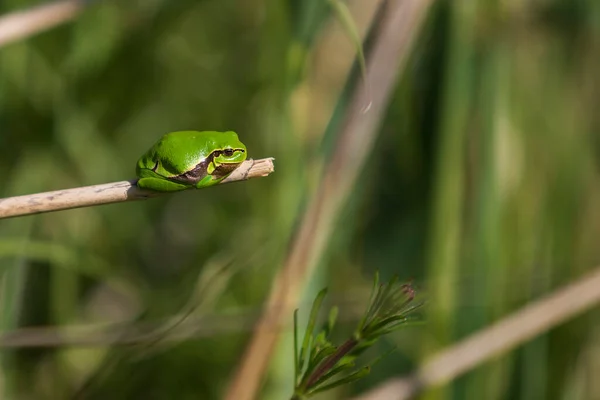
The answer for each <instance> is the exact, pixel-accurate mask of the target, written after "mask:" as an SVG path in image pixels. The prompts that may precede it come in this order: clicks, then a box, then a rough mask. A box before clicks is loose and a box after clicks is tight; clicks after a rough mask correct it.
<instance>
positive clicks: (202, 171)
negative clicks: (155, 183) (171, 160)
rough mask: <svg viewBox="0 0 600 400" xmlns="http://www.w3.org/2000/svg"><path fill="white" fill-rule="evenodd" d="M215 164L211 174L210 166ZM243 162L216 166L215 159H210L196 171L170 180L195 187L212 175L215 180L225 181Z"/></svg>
mask: <svg viewBox="0 0 600 400" xmlns="http://www.w3.org/2000/svg"><path fill="white" fill-rule="evenodd" d="M211 163H212V164H213V166H214V169H213V171H212V173H209V172H208V171H209V170H210V168H209V166H210V164H211ZM240 164H241V162H236V163H221V164H219V165H216V166H215V164H214V162H213V157H209V158H207V159H206V160H204V161H202V162H201V163H199V164H198V165H196V167H195V168H194V169H192V170H191V171H188V172H186V173H184V174H181V175H177V176H173V177H171V178H169V180H171V181H174V182H179V183H184V184H188V185H195V184H197V183H198V182H200V181H201V180H202V179H204V178H206V176H207V175H210V176H211V177H212V178H213V179H223V178H225V177H226V176H227V175H229V174H230V173H232V172H233V171H234V170H235V169H236V168H237V167H238V166H239V165H240Z"/></svg>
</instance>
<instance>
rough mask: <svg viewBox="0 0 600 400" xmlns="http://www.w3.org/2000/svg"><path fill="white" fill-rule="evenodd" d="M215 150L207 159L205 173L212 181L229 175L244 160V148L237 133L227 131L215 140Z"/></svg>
mask: <svg viewBox="0 0 600 400" xmlns="http://www.w3.org/2000/svg"><path fill="white" fill-rule="evenodd" d="M214 148H215V150H213V151H212V153H211V154H210V156H209V157H208V158H207V161H208V164H207V168H206V172H207V173H208V174H209V175H212V177H213V179H222V178H224V177H226V176H227V175H229V174H230V173H231V172H232V171H233V170H234V169H236V168H237V167H238V166H239V165H240V164H241V163H242V162H243V161H244V160H245V159H246V156H247V154H246V146H245V145H244V143H242V142H241V141H240V140H239V139H238V135H237V133H235V132H233V131H227V132H222V133H220V134H219V135H218V136H217V137H216V138H215V144H214Z"/></svg>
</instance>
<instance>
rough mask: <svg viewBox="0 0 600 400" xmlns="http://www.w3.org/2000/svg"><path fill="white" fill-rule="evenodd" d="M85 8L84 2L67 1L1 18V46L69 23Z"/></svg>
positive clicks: (13, 13)
mask: <svg viewBox="0 0 600 400" xmlns="http://www.w3.org/2000/svg"><path fill="white" fill-rule="evenodd" d="M84 8H85V4H84V2H83V1H76V0H66V1H59V2H56V3H51V4H44V5H42V6H38V7H35V8H31V9H28V10H24V11H15V12H12V13H10V14H7V15H4V16H1V17H0V46H4V45H6V44H9V43H11V42H15V41H17V40H20V39H24V38H27V37H29V36H31V35H34V34H36V33H39V32H42V31H45V30H47V29H50V28H53V27H55V26H57V25H60V24H62V23H65V22H68V21H70V20H72V19H74V18H75V17H76V16H77V15H79V13H80V12H81V10H83V9H84Z"/></svg>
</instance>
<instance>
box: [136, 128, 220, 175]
mask: <svg viewBox="0 0 600 400" xmlns="http://www.w3.org/2000/svg"><path fill="white" fill-rule="evenodd" d="M215 134H217V132H213V131H202V132H199V131H178V132H170V133H167V134H166V135H164V136H163V137H161V138H160V139H159V141H158V142H157V143H156V144H155V145H154V146H152V148H151V149H150V150H148V152H146V154H144V156H143V157H142V158H141V159H140V162H139V163H138V164H143V167H145V168H148V169H152V168H153V166H154V165H155V163H156V162H158V163H159V168H161V169H164V170H165V171H166V172H168V173H169V174H171V175H179V174H182V173H184V172H187V171H189V170H191V169H193V168H194V167H195V166H196V165H197V164H198V163H199V162H201V161H202V160H204V159H205V158H206V157H208V156H209V155H210V153H211V152H212V149H213V148H214V146H215V143H214V137H215Z"/></svg>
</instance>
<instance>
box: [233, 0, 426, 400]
mask: <svg viewBox="0 0 600 400" xmlns="http://www.w3.org/2000/svg"><path fill="white" fill-rule="evenodd" d="M432 1H433V0H402V1H401V0H391V1H388V2H387V9H386V10H385V11H386V12H385V13H383V20H382V22H381V25H380V27H379V34H378V35H377V37H376V39H375V41H374V45H373V50H372V52H371V56H370V57H369V62H368V64H367V69H368V75H367V79H368V81H369V82H370V85H371V92H370V93H371V96H372V98H371V100H372V107H371V109H370V111H369V112H368V113H366V114H365V113H363V112H362V111H363V108H364V105H365V104H367V101H365V94H366V92H365V87H364V85H360V86H359V87H358V89H357V90H356V91H355V93H354V96H353V98H352V102H351V104H350V107H349V108H348V111H347V115H346V118H345V121H344V125H343V126H342V129H341V131H340V134H339V137H338V143H337V146H336V151H335V153H334V154H333V156H332V158H331V162H330V163H329V165H328V166H327V168H326V171H325V173H324V177H323V180H322V181H321V182H320V185H319V188H318V190H317V191H316V193H315V195H314V197H313V198H312V199H311V200H310V202H309V205H308V207H307V209H306V212H305V214H304V215H303V218H302V221H301V224H300V227H299V230H298V232H297V235H295V240H294V242H293V243H292V244H291V247H290V251H289V253H288V255H287V258H286V260H285V262H284V264H283V266H282V269H281V270H280V272H279V273H278V275H277V276H276V278H275V281H274V283H273V286H272V290H271V293H270V295H269V299H268V301H267V304H266V305H265V312H264V313H263V315H262V317H261V319H260V320H259V321H258V323H257V325H256V328H255V332H254V335H253V337H252V338H251V341H250V343H249V345H248V347H247V349H246V352H245V354H244V356H243V358H242V360H241V361H240V366H239V368H238V370H237V371H236V374H235V376H234V377H233V380H232V382H231V385H230V386H229V388H228V392H227V394H226V396H225V398H226V399H228V400H251V399H254V398H255V397H256V394H257V392H258V390H259V388H260V383H261V380H262V377H263V375H264V373H265V371H266V369H267V366H268V364H269V360H270V359H271V355H272V353H273V351H274V348H275V345H276V343H277V340H278V338H279V334H280V331H281V329H273V322H272V321H280V320H285V319H286V318H287V319H288V320H291V317H292V312H293V310H294V308H295V307H296V304H297V303H298V301H299V297H300V293H301V290H302V288H303V285H304V283H305V281H306V280H307V279H308V278H309V277H310V276H311V274H312V273H313V271H314V269H315V267H316V265H317V262H318V261H319V259H320V258H321V255H322V253H323V250H324V249H325V246H326V244H327V240H328V238H329V237H330V235H331V233H332V230H333V227H334V224H335V222H336V220H337V217H338V215H339V212H340V211H341V208H342V207H343V205H344V204H345V203H346V199H347V198H348V196H349V194H350V191H351V189H352V187H353V185H354V183H355V181H356V178H357V176H358V173H359V172H360V170H361V169H362V166H363V164H364V163H365V160H366V158H367V155H368V154H369V152H370V151H371V147H372V145H373V142H374V139H375V136H376V134H377V128H378V126H379V124H380V122H381V119H382V117H383V114H384V112H385V110H386V108H387V105H388V103H389V99H390V96H391V93H392V91H393V90H394V88H395V83H396V79H397V77H398V75H399V74H400V72H401V70H402V68H403V66H404V62H405V60H406V58H407V57H408V54H409V50H410V47H411V44H412V43H413V41H414V38H415V36H416V32H417V31H418V29H419V27H420V25H421V22H422V20H423V17H424V16H425V14H426V11H427V10H428V8H429V6H430V5H431V4H432ZM272 310H275V311H272Z"/></svg>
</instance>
